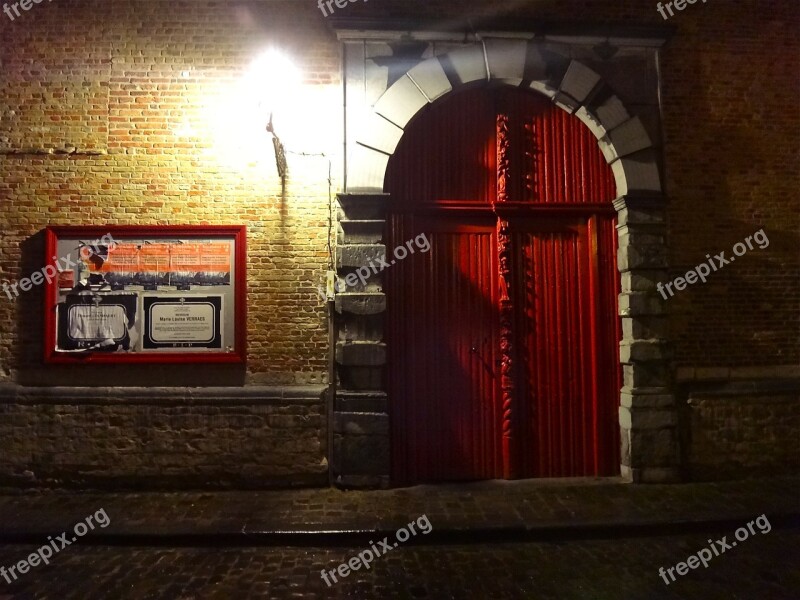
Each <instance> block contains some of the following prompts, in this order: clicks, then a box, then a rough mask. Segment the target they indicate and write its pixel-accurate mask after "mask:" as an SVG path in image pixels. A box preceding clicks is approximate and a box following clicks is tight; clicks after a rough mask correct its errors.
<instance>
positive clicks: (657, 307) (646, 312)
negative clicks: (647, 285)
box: [618, 292, 664, 317]
mask: <svg viewBox="0 0 800 600" xmlns="http://www.w3.org/2000/svg"><path fill="white" fill-rule="evenodd" d="M618 305H619V316H621V317H639V316H659V315H663V314H664V300H663V299H661V297H660V296H655V295H653V294H645V293H642V292H631V293H624V294H620V295H619V304H618Z"/></svg>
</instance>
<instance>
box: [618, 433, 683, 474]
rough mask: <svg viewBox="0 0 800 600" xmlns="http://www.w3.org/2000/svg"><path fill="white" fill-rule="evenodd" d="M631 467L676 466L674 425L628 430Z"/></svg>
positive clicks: (676, 435) (677, 458) (678, 459)
mask: <svg viewBox="0 0 800 600" xmlns="http://www.w3.org/2000/svg"><path fill="white" fill-rule="evenodd" d="M629 435H630V444H631V467H632V468H634V469H635V468H653V467H676V466H677V465H678V464H679V462H680V453H679V445H678V432H677V429H675V428H674V427H672V428H663V429H632V430H630V433H629Z"/></svg>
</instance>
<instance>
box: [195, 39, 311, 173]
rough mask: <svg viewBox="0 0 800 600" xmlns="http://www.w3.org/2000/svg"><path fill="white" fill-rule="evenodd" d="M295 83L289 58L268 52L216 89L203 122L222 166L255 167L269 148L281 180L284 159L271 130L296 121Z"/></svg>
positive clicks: (297, 83)
mask: <svg viewBox="0 0 800 600" xmlns="http://www.w3.org/2000/svg"><path fill="white" fill-rule="evenodd" d="M301 82H302V77H301V74H300V71H299V69H298V68H297V67H296V66H295V65H294V64H293V63H292V61H291V60H290V59H289V57H288V56H286V55H285V54H284V53H282V52H280V51H278V50H275V49H270V50H266V51H265V52H263V53H262V54H260V55H259V56H258V57H256V58H255V59H254V60H253V61H252V62H251V63H250V65H249V67H248V68H247V69H246V70H245V72H244V74H243V75H242V77H241V78H240V79H239V80H238V81H237V82H236V83H235V84H234V85H233V86H230V87H229V88H228V89H225V90H219V93H218V95H217V97H216V101H214V102H212V103H211V105H210V107H209V112H210V114H209V118H210V121H211V122H212V127H213V129H214V137H215V145H216V147H217V149H218V151H219V152H220V154H221V156H222V157H223V160H224V161H225V162H227V163H228V164H230V165H232V166H234V165H238V166H242V165H244V164H254V163H255V164H258V163H261V162H263V160H264V159H265V158H266V157H267V156H268V152H267V150H266V149H267V148H268V147H269V145H270V143H271V145H272V146H273V148H274V150H275V159H276V164H277V167H278V173H279V175H280V176H281V177H282V178H283V177H285V174H286V159H285V155H284V153H283V145H282V144H281V142H280V139H278V137H277V135H276V133H275V128H276V126H279V125H283V124H285V123H289V122H292V121H294V120H295V117H296V116H298V115H297V112H298V111H299V110H300V109H299V107H298V103H297V98H298V96H300V84H301Z"/></svg>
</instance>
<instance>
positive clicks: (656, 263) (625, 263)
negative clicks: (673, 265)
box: [617, 244, 667, 273]
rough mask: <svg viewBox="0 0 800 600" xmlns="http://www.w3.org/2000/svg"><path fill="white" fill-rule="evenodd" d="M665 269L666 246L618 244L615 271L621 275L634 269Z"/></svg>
mask: <svg viewBox="0 0 800 600" xmlns="http://www.w3.org/2000/svg"><path fill="white" fill-rule="evenodd" d="M666 268H667V247H666V244H649V245H647V244H638V245H636V244H634V245H628V244H626V245H622V244H620V247H619V248H618V250H617V269H619V271H620V272H622V273H625V272H626V271H631V270H634V269H635V270H647V271H650V270H664V269H666Z"/></svg>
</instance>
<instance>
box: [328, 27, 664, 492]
mask: <svg viewBox="0 0 800 600" xmlns="http://www.w3.org/2000/svg"><path fill="white" fill-rule="evenodd" d="M487 82H500V83H503V84H505V85H511V86H515V87H522V88H527V89H531V90H533V91H536V92H538V93H541V94H544V95H545V96H547V97H548V98H550V99H551V100H552V102H554V103H555V104H556V105H557V106H559V107H560V108H561V109H563V110H565V111H567V112H568V113H570V114H573V115H575V116H576V117H577V118H579V119H580V120H581V121H582V122H583V123H584V124H585V125H586V126H587V127H588V128H589V129H590V130H591V132H592V133H593V134H594V136H595V137H596V138H597V140H598V145H599V147H600V149H601V151H602V152H603V155H604V156H605V158H606V161H607V162H608V163H609V165H610V166H611V169H612V171H613V173H614V176H615V179H616V184H617V200H616V201H615V202H614V206H615V208H616V210H617V213H618V227H617V230H618V235H619V254H618V267H619V271H620V273H621V280H622V286H621V289H622V293H621V295H620V298H619V315H620V318H621V320H622V332H623V337H622V342H621V344H620V362H621V364H622V367H623V374H624V377H623V388H622V390H621V391H620V409H619V423H620V428H621V439H622V452H621V457H622V458H621V463H622V464H621V472H622V474H623V476H625V477H627V478H629V479H631V480H633V481H642V482H650V481H653V482H656V481H658V482H660V481H670V480H675V479H677V477H678V460H679V451H678V432H677V410H676V406H675V401H674V395H673V393H672V385H671V372H670V366H669V363H668V359H669V356H668V346H667V340H666V317H665V314H664V301H663V299H662V298H661V297H660V296H659V295H658V294H657V293H656V291H655V284H656V283H657V282H658V281H662V280H665V279H666V267H667V264H666V256H667V252H666V249H667V247H666V224H665V206H664V204H665V200H664V196H663V194H662V191H661V177H660V168H659V159H658V156H659V155H658V153H657V151H656V149H655V148H654V144H653V142H652V140H651V136H650V135H649V133H648V130H647V128H646V126H645V123H644V122H643V120H642V119H641V118H640V117H639V116H637V115H632V114H631V112H630V111H629V110H628V109H627V108H626V106H625V104H624V103H623V102H622V100H620V98H619V97H618V96H617V95H615V94H614V92H613V90H612V89H611V87H610V86H609V85H608V84H607V83H606V82H605V81H603V79H602V78H601V76H600V75H599V74H598V73H597V72H595V71H594V70H592V69H591V68H589V67H588V66H586V65H585V64H583V63H581V62H579V61H577V60H574V59H571V58H567V57H565V56H563V54H559V53H556V52H552V51H551V50H549V49H548V46H547V44H545V43H541V42H537V41H533V40H524V39H507V38H485V39H483V40H480V41H478V42H477V43H475V44H472V45H468V46H465V47H462V48H459V49H456V50H454V51H451V52H448V53H445V54H441V55H437V56H434V57H433V58H429V59H427V60H423V61H421V62H418V64H415V65H414V66H412V67H411V68H409V69H408V70H407V71H406V72H405V74H404V75H402V76H401V77H400V78H399V79H397V80H396V81H394V82H393V83H392V84H391V85H389V86H388V87H387V89H386V90H385V91H384V92H383V93H382V94H381V95H380V97H379V98H378V99H377V101H376V102H375V103H374V105H373V106H371V107H368V106H365V107H363V110H362V111H360V113H359V114H358V120H359V121H360V123H359V126H358V131H359V133H358V134H357V135H355V136H354V137H353V138H351V139H353V140H354V143H353V144H351V145H352V148H351V149H350V151H349V152H348V159H347V168H346V192H345V193H343V194H340V195H339V201H340V206H341V209H342V210H341V217H342V218H341V220H340V237H339V248H338V253H337V267H338V269H339V272H340V275H341V276H344V275H345V274H347V273H348V271H351V270H353V269H355V268H358V267H359V266H361V265H362V264H365V263H366V262H368V261H369V260H370V259H377V258H379V257H381V258H382V257H384V256H385V254H386V248H385V246H384V245H383V244H381V241H382V238H381V232H382V229H383V221H382V219H383V215H384V210H383V207H384V206H385V202H386V201H387V196H386V194H384V193H383V186H384V178H385V173H386V167H387V165H388V161H389V158H390V157H391V156H392V154H393V153H394V151H395V149H396V147H397V144H398V143H399V141H400V138H401V137H402V135H403V130H404V128H405V127H406V126H407V125H408V124H409V123H410V122H411V120H412V119H413V118H414V115H415V114H416V113H417V112H419V111H420V110H421V109H422V108H423V107H424V106H426V105H427V104H429V103H432V102H435V101H436V100H438V99H439V98H442V97H443V96H445V95H446V94H449V93H451V92H453V91H455V90H457V89H460V88H463V87H465V86H472V85H480V84H481V83H487ZM345 84H346V85H347V81H346V82H345ZM336 306H337V312H338V313H339V315H340V323H339V327H338V332H339V334H338V341H337V346H336V362H337V364H338V367H339V375H340V378H341V383H342V385H341V387H340V389H339V391H338V393H337V397H336V401H335V422H334V437H335V444H334V448H335V451H334V456H333V465H332V468H333V469H334V473H335V475H336V476H337V481H339V482H340V483H341V484H344V485H379V484H386V483H388V471H389V467H388V455H389V443H390V440H389V437H388V414H387V412H386V411H387V410H388V409H387V406H388V404H387V401H386V394H385V391H384V385H385V384H384V378H383V365H384V364H385V357H386V347H385V344H384V343H383V339H382V331H383V329H382V317H381V315H382V313H383V311H384V310H385V306H386V298H385V296H384V295H383V292H382V288H381V286H380V284H379V283H378V284H375V285H372V286H363V289H356V290H353V291H346V292H344V293H341V294H338V295H337V299H336Z"/></svg>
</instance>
